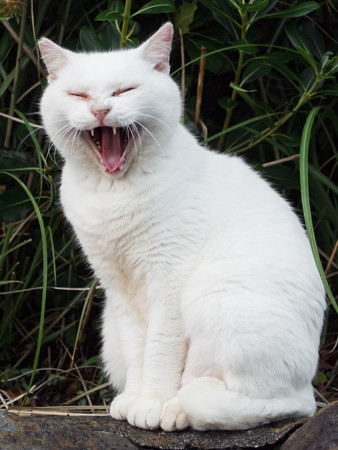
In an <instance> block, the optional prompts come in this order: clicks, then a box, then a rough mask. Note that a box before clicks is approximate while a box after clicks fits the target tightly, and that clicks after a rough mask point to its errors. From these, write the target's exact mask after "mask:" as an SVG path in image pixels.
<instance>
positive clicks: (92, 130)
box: [90, 128, 94, 137]
mask: <svg viewBox="0 0 338 450" xmlns="http://www.w3.org/2000/svg"><path fill="white" fill-rule="evenodd" d="M90 134H91V135H92V137H94V128H92V129H91V130H90Z"/></svg>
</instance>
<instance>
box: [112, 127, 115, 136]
mask: <svg viewBox="0 0 338 450" xmlns="http://www.w3.org/2000/svg"><path fill="white" fill-rule="evenodd" d="M112 129H113V133H114V135H116V127H112Z"/></svg>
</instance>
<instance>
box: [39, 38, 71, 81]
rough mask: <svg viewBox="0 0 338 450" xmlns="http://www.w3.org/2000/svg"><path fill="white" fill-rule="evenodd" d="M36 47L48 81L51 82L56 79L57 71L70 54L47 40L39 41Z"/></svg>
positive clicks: (65, 62)
mask: <svg viewBox="0 0 338 450" xmlns="http://www.w3.org/2000/svg"><path fill="white" fill-rule="evenodd" d="M38 46H39V49H40V53H41V56H42V59H43V61H44V63H45V65H46V68H47V71H48V74H49V77H48V80H49V81H53V80H55V79H56V78H57V74H58V72H59V70H61V69H62V68H63V67H64V66H65V65H66V64H67V62H68V58H69V56H70V55H71V52H70V51H69V50H65V49H63V48H61V47H59V46H58V45H57V44H54V42H52V41H51V40H49V39H47V38H42V39H40V40H39V42H38Z"/></svg>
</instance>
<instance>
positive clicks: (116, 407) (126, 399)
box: [110, 392, 137, 420]
mask: <svg viewBox="0 0 338 450" xmlns="http://www.w3.org/2000/svg"><path fill="white" fill-rule="evenodd" d="M136 399H137V395H136V394H128V393H126V392H122V394H119V395H117V396H116V397H115V398H114V400H113V401H112V402H111V405H110V415H111V416H112V418H113V419H117V420H125V419H127V415H128V410H129V407H130V405H131V404H132V403H133V402H134V401H135V400H136Z"/></svg>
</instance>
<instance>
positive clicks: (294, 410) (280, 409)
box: [178, 377, 316, 430]
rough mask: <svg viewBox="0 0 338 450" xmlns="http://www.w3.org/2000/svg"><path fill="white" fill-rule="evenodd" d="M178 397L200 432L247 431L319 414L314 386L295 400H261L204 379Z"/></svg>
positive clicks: (305, 390) (222, 383)
mask: <svg viewBox="0 0 338 450" xmlns="http://www.w3.org/2000/svg"><path fill="white" fill-rule="evenodd" d="M178 396H179V399H180V402H181V405H182V407H183V409H184V410H185V412H186V413H187V414H188V416H189V418H190V425H191V426H192V427H193V428H195V429H197V430H244V429H248V428H254V427H257V426H259V425H262V424H264V423H268V422H271V421H273V420H277V419H282V418H286V417H293V418H296V417H307V416H312V415H313V414H314V413H315V411H316V404H315V400H314V397H313V392H312V388H311V386H309V388H308V389H304V390H303V391H301V392H299V393H297V394H295V395H294V396H292V397H291V396H290V397H282V398H262V399H258V398H250V397H248V396H246V395H244V394H240V393H238V392H233V391H228V390H227V389H226V387H225V384H224V382H223V381H222V380H220V379H219V378H215V377H201V378H196V379H195V380H193V381H191V382H189V383H187V384H186V385H185V386H183V387H182V388H181V389H180V391H179V393H178Z"/></svg>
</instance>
